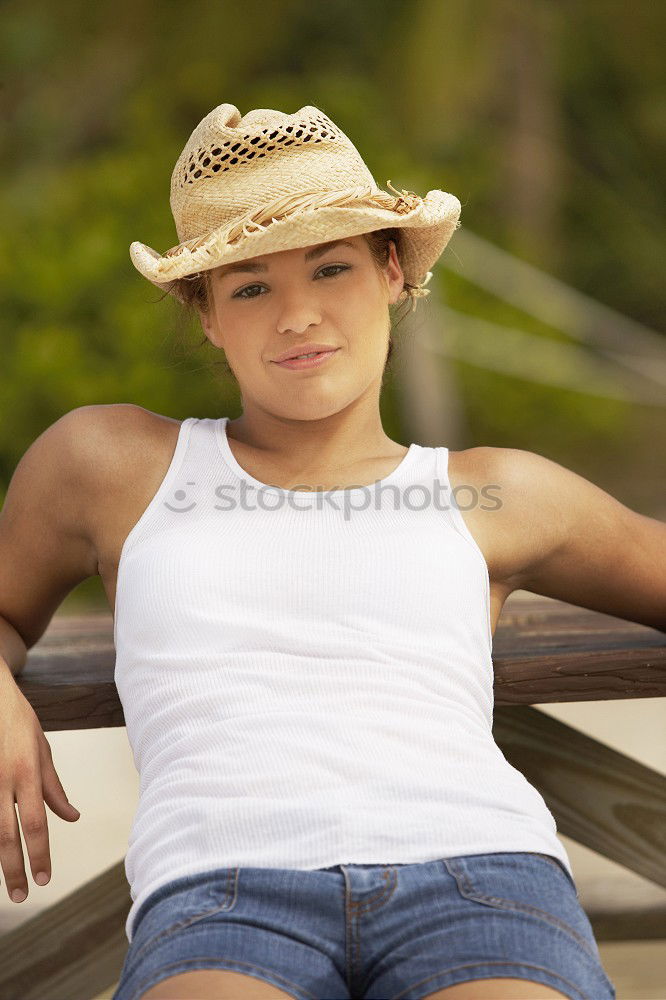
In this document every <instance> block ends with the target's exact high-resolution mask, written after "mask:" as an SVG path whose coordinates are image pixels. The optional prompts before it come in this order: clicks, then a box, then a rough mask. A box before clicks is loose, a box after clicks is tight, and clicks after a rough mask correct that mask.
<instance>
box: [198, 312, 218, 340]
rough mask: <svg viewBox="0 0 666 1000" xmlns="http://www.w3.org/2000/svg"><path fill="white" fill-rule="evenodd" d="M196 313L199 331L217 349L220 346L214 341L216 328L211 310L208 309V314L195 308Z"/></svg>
mask: <svg viewBox="0 0 666 1000" xmlns="http://www.w3.org/2000/svg"><path fill="white" fill-rule="evenodd" d="M197 312H198V314H199V321H200V323H201V329H202V330H203V332H204V333H205V334H206V336H207V337H208V340H209V341H210V342H211V344H212V345H213V347H219V346H220V345H219V344H218V343H217V341H216V331H217V327H216V325H215V323H214V320H213V310H212V309H209V310H208V312H204V310H203V309H200V308H199V307H197Z"/></svg>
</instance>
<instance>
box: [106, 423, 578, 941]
mask: <svg viewBox="0 0 666 1000" xmlns="http://www.w3.org/2000/svg"><path fill="white" fill-rule="evenodd" d="M227 421H228V418H227V417H221V418H219V419H213V418H203V419H199V418H197V417H188V418H187V419H186V420H184V421H183V422H182V424H181V427H180V431H179V435H178V442H177V445H176V448H175V451H174V454H173V457H172V460H171V464H170V465H169V468H168V470H167V473H166V475H165V477H164V480H163V481H162V483H161V485H160V487H159V489H158V490H157V493H156V494H155V496H154V497H153V499H152V500H151V502H150V503H149V505H148V507H147V508H146V510H145V511H144V513H143V514H142V515H141V517H140V519H139V521H138V522H137V523H136V524H135V525H134V527H133V528H132V530H131V531H130V533H129V535H128V536H127V539H126V540H125V543H124V545H123V548H122V552H121V556H120V563H119V567H118V581H117V596H116V617H115V622H114V639H115V646H116V664H115V682H116V685H117V688H118V694H119V696H120V700H121V703H122V706H123V710H124V714H125V723H126V726H127V736H128V739H129V742H130V746H131V748H132V753H133V755H134V761H135V764H136V767H137V771H138V773H139V776H140V792H139V802H138V806H137V810H136V813H135V817H134V821H133V825H132V829H131V832H130V836H129V844H128V850H127V854H126V858H125V871H126V875H127V880H128V882H129V886H130V895H131V898H132V900H133V903H132V906H131V909H130V912H129V915H128V917H127V923H126V933H127V938H128V941H130V942H131V940H132V922H133V919H134V916H135V914H136V912H137V910H138V909H139V907H140V906H141V904H142V903H143V901H144V900H145V899H146V897H147V896H148V895H150V894H151V893H152V892H153V891H154V890H156V889H157V888H158V887H159V886H161V885H163V884H164V883H166V882H170V881H171V880H173V879H175V878H179V877H181V876H184V875H189V874H192V873H195V872H201V871H207V870H210V869H213V868H220V867H229V866H254V867H261V868H272V867H276V868H298V869H305V870H312V869H315V868H324V867H329V866H331V865H337V864H354V863H356V864H390V863H394V864H400V863H402V864H405V863H413V862H420V861H428V860H434V859H436V858H441V857H455V856H457V855H465V854H479V853H483V854H486V853H492V852H497V851H512V852H513V851H535V852H540V853H545V854H550V855H551V856H554V857H555V858H558V859H559V860H561V861H562V862H563V864H564V865H565V866H566V868H567V869H568V870H569V872H571V865H570V862H569V858H568V855H567V853H566V850H565V848H564V846H563V845H562V843H561V842H560V840H559V839H558V836H557V833H556V830H557V827H556V824H555V819H554V817H553V815H552V813H551V812H550V810H549V809H548V807H547V806H546V803H545V802H544V800H543V798H542V796H541V795H540V794H539V792H538V791H537V790H536V788H534V786H533V785H531V784H530V783H529V782H528V781H527V779H526V778H525V777H524V775H523V774H521V772H520V771H518V770H516V769H515V768H514V767H512V766H511V764H509V763H508V761H507V760H506V758H505V757H504V755H503V754H502V752H501V750H500V749H499V747H498V746H497V744H496V743H495V741H494V739H493V735H492V722H493V664H492V659H491V651H492V635H491V625H490V587H489V580H488V570H487V565H486V562H485V559H484V557H483V555H482V553H481V550H480V549H479V547H478V546H477V544H476V542H475V540H474V538H473V536H472V534H471V533H470V531H469V529H468V528H467V526H466V524H465V521H464V519H463V517H462V515H461V513H460V510H459V509H458V507H457V506H456V504H455V497H454V496H453V495H452V492H451V487H450V484H449V481H448V449H447V448H446V447H440V448H430V447H423V446H421V445H418V444H412V445H411V447H410V448H409V451H408V453H407V454H406V455H405V456H404V458H403V459H402V461H401V462H400V464H399V465H398V467H397V468H396V469H395V470H394V471H393V472H392V473H391V474H390V475H389V476H387V477H386V478H385V479H383V480H378V481H377V482H376V483H374V484H373V485H372V486H359V487H352V488H350V489H346V490H335V491H328V492H318V493H316V492H306V491H303V490H300V491H294V490H284V489H281V488H279V487H274V486H271V485H266V484H263V483H261V482H259V481H258V480H256V479H254V478H253V477H252V476H250V475H249V474H248V473H246V472H245V471H244V470H243V469H242V468H241V467H240V465H239V464H238V462H237V461H236V460H235V458H234V456H233V453H232V451H231V449H230V447H229V443H228V440H227V436H226V425H227ZM467 499H468V497H467V496H465V499H462V497H461V500H460V503H461V504H462V503H465V502H467ZM571 873H572V872H571ZM572 874H573V873H572Z"/></svg>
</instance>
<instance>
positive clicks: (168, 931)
mask: <svg viewBox="0 0 666 1000" xmlns="http://www.w3.org/2000/svg"><path fill="white" fill-rule="evenodd" d="M232 872H235V875H232ZM232 878H233V897H232V900H231V903H229V895H230V892H231V889H232V886H231V882H232ZM226 879H227V887H226V890H225V892H226V897H225V900H224V902H223V903H222V905H221V906H214V907H212V908H211V909H209V910H204V911H203V912H202V913H197V914H195V916H193V917H190V918H189V919H188V920H179V921H177V923H174V924H171V925H170V926H169V927H165V928H164V929H163V930H161V931H159V933H158V934H156V935H155V936H154V937H152V938H150V939H149V940H148V941H146V942H145V943H144V944H142V945H141V947H140V948H139V950H138V951H137V952H136V954H135V955H133V956H132V966H134V965H135V964H136V963H137V962H138V961H139V959H140V958H142V957H143V955H144V953H145V952H146V950H147V949H148V948H152V947H154V946H155V945H156V944H157V943H158V942H159V941H161V940H162V939H163V938H167V937H170V936H171V935H172V934H175V933H176V931H179V930H182V929H183V928H185V927H190V926H191V925H192V924H195V923H196V922H197V921H198V920H203V919H204V918H205V917H211V916H213V914H215V913H220V912H221V911H222V910H231V909H232V908H233V907H234V906H235V904H236V901H237V899H238V868H232V869H230V870H229V872H228V874H227V876H226ZM185 891H189V890H187V889H186V890H185Z"/></svg>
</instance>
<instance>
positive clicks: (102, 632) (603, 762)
mask: <svg viewBox="0 0 666 1000" xmlns="http://www.w3.org/2000/svg"><path fill="white" fill-rule="evenodd" d="M493 662H494V667H495V688H494V690H495V711H494V720H493V734H494V737H495V740H496V742H497V744H498V746H499V747H500V749H501V750H502V752H503V753H504V756H505V757H506V759H507V760H508V761H509V763H511V764H512V765H513V766H514V767H516V768H517V769H518V770H519V771H521V772H522V773H523V774H524V775H525V777H526V778H527V779H528V780H529V781H530V782H531V783H532V784H533V785H534V786H535V787H536V788H537V789H538V790H539V792H540V793H541V795H542V796H543V798H544V800H545V802H546V804H547V805H548V808H549V809H550V810H551V812H552V813H553V815H554V817H555V820H556V822H557V827H558V832H559V833H560V834H564V835H565V836H567V837H571V838H572V839H574V840H575V841H577V842H579V843H581V844H583V845H585V846H586V847H588V848H591V849H592V850H593V851H596V852H598V853H599V854H601V855H603V856H605V857H606V858H610V859H611V860H612V861H615V862H617V863H619V864H620V865H624V866H625V867H626V868H628V869H630V870H631V871H633V872H636V873H637V874H638V875H641V876H643V877H644V878H646V879H649V880H651V881H652V882H654V883H656V884H657V885H660V886H664V887H666V778H665V777H664V776H663V775H661V774H659V773H658V772H656V771H654V770H651V769H650V768H649V767H645V766H644V765H642V764H640V763H639V762H637V761H635V760H632V759H630V758H628V757H626V756H624V755H623V754H621V753H618V752H617V751H615V750H613V749H611V748H610V747H608V746H606V745H604V744H603V743H600V742H598V741H597V740H594V739H591V738H590V737H588V736H586V735H585V734H584V733H581V732H580V731H579V730H577V729H574V728H572V727H571V726H567V725H565V724H564V723H562V722H560V721H558V720H557V719H554V718H553V717H552V716H550V715H547V714H546V713H544V712H542V711H540V710H539V709H536V708H534V707H531V706H534V705H535V704H547V703H562V702H571V701H575V702H581V701H605V700H608V699H611V698H660V697H664V696H665V695H666V635H665V634H663V633H661V632H659V631H657V630H656V629H652V628H648V627H646V626H643V625H638V624H633V623H631V622H625V621H623V620H621V619H619V618H613V617H610V616H608V615H602V614H598V613H596V612H593V611H586V610H583V609H582V608H577V607H574V606H572V605H569V604H564V603H562V602H559V601H553V600H550V599H548V598H541V597H535V596H534V595H530V594H525V593H524V592H522V591H518V592H516V593H514V594H512V595H511V597H510V598H509V600H508V601H507V603H506V605H505V607H504V610H503V612H502V616H501V618H500V622H499V625H498V627H497V630H496V633H495V638H494V644H493ZM114 663H115V650H114V646H113V621H112V618H111V615H110V614H109V613H101V614H98V613H95V614H86V615H81V616H70V615H67V616H65V615H56V616H55V617H54V619H53V621H52V622H51V624H50V626H49V628H48V630H47V632H46V633H45V635H44V636H43V637H42V639H41V640H40V641H39V643H37V645H35V646H34V647H33V648H32V649H31V650H30V652H29V655H28V662H27V664H26V666H25V668H24V670H23V671H22V673H21V674H20V675H19V677H18V678H17V683H18V685H19V687H20V688H21V690H22V692H23V693H24V695H25V696H26V698H27V699H28V700H29V701H30V703H31V704H32V706H33V707H34V709H35V711H36V713H37V715H38V717H39V720H40V722H41V725H42V727H43V729H44V731H45V732H54V731H59V730H68V729H98V728H102V727H106V726H123V725H124V724H125V720H124V715H123V710H122V706H121V704H120V701H119V699H118V693H117V690H116V686H115V683H114V679H113V673H114ZM130 905H131V899H130V895H129V887H128V884H127V880H126V877H125V870H124V864H123V862H119V863H118V864H116V865H113V866H112V867H111V868H109V869H108V870H107V871H105V872H103V873H102V874H101V875H99V876H98V877H97V878H94V879H92V880H91V881H90V882H88V883H87V884H86V885H85V886H83V887H81V888H79V889H77V890H76V891H75V892H72V893H71V894H70V895H69V896H68V897H66V898H65V899H63V900H60V901H59V902H58V903H56V904H54V905H53V906H51V907H49V908H48V909H46V910H44V911H43V912H42V913H40V914H39V915H38V916H36V917H34V918H32V919H29V920H26V921H25V922H24V923H22V924H21V925H20V926H19V927H17V928H16V929H15V930H12V931H9V932H8V933H6V934H5V935H4V936H3V937H2V939H1V940H0V953H1V954H2V956H3V960H2V963H0V997H2V998H3V1000H65V998H66V1000H90V998H91V997H94V996H96V995H97V994H99V993H100V992H101V991H103V990H105V989H107V988H108V987H109V985H110V984H112V983H114V982H117V980H118V979H119V977H120V972H121V968H122V964H123V961H124V958H125V954H126V951H127V938H126V935H125V920H126V918H127V914H128V912H129V908H130ZM588 917H589V919H590V923H591V924H592V928H593V930H594V933H595V936H596V938H597V940H598V941H629V940H637V939H662V938H664V937H666V906H661V905H658V906H648V907H646V908H644V909H643V910H640V909H639V910H636V909H635V908H625V906H624V905H623V901H622V899H618V900H616V901H615V902H614V903H613V904H612V905H608V906H606V907H604V909H603V910H598V911H595V912H588Z"/></svg>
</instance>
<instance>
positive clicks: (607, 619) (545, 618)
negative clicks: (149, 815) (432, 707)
mask: <svg viewBox="0 0 666 1000" xmlns="http://www.w3.org/2000/svg"><path fill="white" fill-rule="evenodd" d="M493 664H494V671H495V686H494V692H495V704H496V705H498V706H501V705H534V704H547V703H549V702H552V703H561V702H569V701H603V700H608V699H614V698H657V697H664V696H666V634H664V633H663V632H659V631H657V629H653V628H650V627H648V626H646V625H639V624H637V623H634V622H627V621H624V620H623V619H620V618H614V617H612V616H611V615H602V614H600V613H598V612H596V611H587V610H585V609H583V608H578V607H576V606H574V605H571V604H565V603H564V602H562V601H554V600H551V599H550V598H547V597H535V596H534V595H524V594H522V593H520V592H519V593H516V594H512V595H511V596H510V597H509V599H508V601H507V602H506V604H505V606H504V610H503V613H502V617H501V619H500V622H499V624H498V626H497V630H496V633H495V638H494V643H493ZM114 667H115V649H114V645H113V619H112V617H111V615H110V613H101V614H100V613H96V614H89V615H78V616H72V615H56V616H55V617H54V618H53V620H52V622H51V624H50V625H49V628H48V629H47V631H46V632H45V634H44V635H43V636H42V638H41V639H40V641H39V642H38V643H37V644H36V645H35V646H33V648H32V649H31V650H30V651H29V653H28V661H27V663H26V666H25V667H24V669H23V671H22V673H20V674H19V675H18V677H17V679H16V680H17V684H18V685H19V687H20V689H21V691H22V692H23V693H24V695H25V696H26V698H27V699H28V701H29V702H30V704H31V705H32V706H33V708H34V709H35V712H36V713H37V716H38V718H39V721H40V723H41V725H42V728H43V729H44V731H45V732H49V731H55V730H68V729H102V728H106V727H108V726H123V725H124V724H125V717H124V714H123V710H122V706H121V704H120V700H119V698H118V692H117V690H116V686H115V682H114V679H113V678H114Z"/></svg>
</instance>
